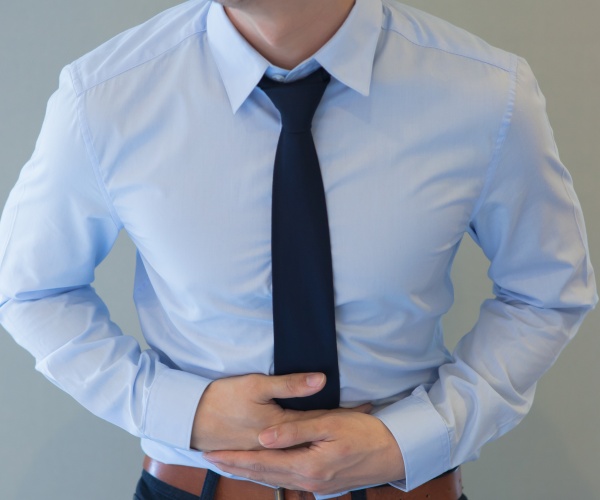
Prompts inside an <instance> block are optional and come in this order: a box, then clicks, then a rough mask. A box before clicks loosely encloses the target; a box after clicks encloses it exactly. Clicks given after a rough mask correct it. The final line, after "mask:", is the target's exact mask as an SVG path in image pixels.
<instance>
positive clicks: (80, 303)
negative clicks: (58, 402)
mask: <svg viewBox="0 0 600 500" xmlns="http://www.w3.org/2000/svg"><path fill="white" fill-rule="evenodd" d="M78 104H79V103H78V97H77V94H76V91H75V88H74V86H73V82H72V79H71V74H70V70H69V68H68V67H67V68H65V70H63V72H62V73H61V78H60V86H59V89H58V91H57V92H56V93H55V94H54V95H53V96H52V97H51V99H50V101H49V103H48V108H47V112H46V118H45V120H44V124H43V127H42V131H41V133H40V136H39V139H38V141H37V144H36V147H35V151H34V154H33V156H32V158H31V160H30V161H29V162H28V163H27V164H26V165H25V167H24V168H23V170H22V172H21V175H20V177H19V179H18V181H17V184H16V186H15V187H14V188H13V190H12V191H11V193H10V195H9V198H8V201H7V204H6V207H5V209H4V212H3V215H2V219H1V221H0V322H1V323H2V325H3V326H4V327H5V328H6V329H7V330H8V331H9V332H10V334H11V335H12V336H13V337H14V339H15V340H16V341H17V342H18V343H19V344H20V345H21V346H23V347H24V348H26V349H27V350H28V351H29V352H30V353H31V354H32V355H33V356H34V357H35V360H36V368H37V370H39V371H40V372H41V373H43V374H44V375H45V376H46V377H47V378H48V379H50V380H51V381H52V382H53V383H54V384H56V385H57V386H58V387H60V388H61V389H63V390H65V391H66V392H68V393H69V394H71V395H72V396H73V397H74V398H75V399H76V400H77V401H79V402H80V403H81V404H82V405H83V406H85V407H86V408H88V409H89V410H90V411H92V412H93V413H94V414H96V415H98V416H100V417H102V418H104V419H106V420H108V421H110V422H112V423H114V424H116V425H118V426H120V427H122V428H123V429H126V430H127V431H129V432H130V433H132V434H134V435H136V436H140V437H145V438H148V439H152V440H156V441H160V442H162V443H165V444H167V445H169V446H172V447H177V448H183V449H189V446H190V437H191V429H192V423H193V419H194V415H195V411H196V407H197V404H198V401H199V399H200V397H201V395H202V393H203V391H204V389H205V388H206V386H207V385H208V383H209V381H208V380H205V379H203V378H201V377H198V376H195V375H192V374H189V373H184V372H182V371H179V370H175V369H172V368H170V367H167V366H166V365H164V364H162V363H161V362H160V360H159V357H158V355H157V353H155V352H153V351H152V350H145V351H142V350H141V348H140V345H139V344H138V342H137V341H136V340H135V339H134V338H133V337H131V336H127V335H124V334H123V333H122V332H121V330H120V329H119V328H118V327H117V325H115V324H114V323H113V322H111V320H110V317H109V313H108V310H107V308H106V306H105V305H104V303H103V302H102V301H101V299H100V298H99V296H98V295H97V294H96V293H95V291H94V289H93V288H92V287H91V283H92V282H93V280H94V269H95V267H96V266H97V265H98V264H99V263H100V262H101V261H102V260H103V259H104V258H105V257H106V255H107V254H108V252H109V251H110V249H111V248H112V246H113V244H114V242H115V240H116V238H117V235H118V233H119V231H120V229H121V224H120V222H119V220H118V218H117V217H116V214H115V213H114V210H113V209H112V205H111V203H110V199H109V198H108V196H107V193H106V192H105V191H104V189H103V186H102V184H101V182H100V181H99V179H98V177H97V175H96V169H95V164H94V157H93V154H91V149H90V148H88V147H87V144H86V136H85V132H84V131H83V130H82V127H81V125H80V120H79V118H78Z"/></svg>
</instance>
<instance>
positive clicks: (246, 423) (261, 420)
mask: <svg viewBox="0 0 600 500" xmlns="http://www.w3.org/2000/svg"><path fill="white" fill-rule="evenodd" d="M324 385H325V375H323V374H322V373H304V374H293V375H281V376H266V375H258V374H252V375H243V376H239V377H230V378H224V379H220V380H216V381H214V382H213V383H211V384H210V385H209V386H208V388H207V389H206V391H204V394H203V395H202V398H201V399H200V403H199V404H198V409H197V410H196V416H195V418H194V425H193V429H192V440H191V446H192V448H195V449H197V450H202V451H212V450H258V449H262V446H261V444H260V443H259V441H258V435H259V434H260V433H261V432H262V431H264V430H265V429H266V428H268V427H271V426H273V425H277V424H281V423H284V422H291V421H295V420H300V419H308V418H314V417H316V416H318V415H323V414H325V413H327V411H326V410H315V411H306V412H304V411H293V410H284V409H283V408H281V407H280V406H279V405H278V404H277V403H275V402H274V401H273V398H292V397H304V396H310V395H312V394H315V393H316V392H319V391H320V390H321V389H322V388H323V387H324ZM368 410H369V408H368V406H363V407H361V408H359V409H355V411H368ZM333 411H334V412H338V411H349V410H333Z"/></svg>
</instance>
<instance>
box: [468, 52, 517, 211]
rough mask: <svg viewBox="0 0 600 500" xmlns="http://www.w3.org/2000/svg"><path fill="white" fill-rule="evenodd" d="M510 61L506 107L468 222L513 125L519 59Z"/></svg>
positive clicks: (484, 194)
mask: <svg viewBox="0 0 600 500" xmlns="http://www.w3.org/2000/svg"><path fill="white" fill-rule="evenodd" d="M511 59H512V60H513V61H515V64H514V67H515V68H514V70H513V71H510V74H511V80H510V86H509V89H508V96H507V101H506V106H505V110H504V115H503V117H502V121H501V123H500V127H499V130H498V134H497V136H496V144H495V146H494V150H493V152H492V156H491V158H490V161H489V163H488V166H487V168H486V173H485V178H484V182H483V186H482V188H481V193H480V194H479V197H478V199H477V202H476V203H475V205H473V210H472V212H471V216H470V218H469V222H470V221H472V220H473V219H474V218H475V216H476V215H477V213H478V212H479V210H480V209H481V206H482V205H483V201H484V198H485V196H486V195H487V193H488V191H489V189H490V186H491V184H492V179H493V177H494V174H495V173H496V169H497V167H498V163H499V161H500V153H501V151H502V149H503V147H504V144H505V142H506V137H507V136H508V131H509V130H510V128H511V125H512V123H513V120H512V118H513V114H514V110H515V103H516V98H517V84H518V68H519V58H518V57H517V56H514V55H513V56H512V58H511Z"/></svg>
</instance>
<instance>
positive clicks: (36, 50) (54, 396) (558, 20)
mask: <svg viewBox="0 0 600 500" xmlns="http://www.w3.org/2000/svg"><path fill="white" fill-rule="evenodd" d="M2 3H3V4H2V6H0V204H3V203H4V200H5V199H6V197H7V196H8V192H9V189H10V188H11V186H12V185H13V184H14V182H15V181H16V178H17V175H18V171H19V169H20V167H21V166H22V164H23V163H24V162H25V161H26V160H27V159H28V157H29V155H30V154H31V152H32V149H33V146H34V142H35V139H36V137H37V134H38V131H39V127H40V125H41V121H42V118H43V114H44V107H45V103H46V100H47V99H48V97H49V95H50V94H51V93H52V92H53V91H54V89H55V87H56V84H57V77H58V73H59V70H60V68H61V67H62V66H63V65H64V64H66V63H68V62H70V61H71V60H73V59H74V58H76V57H78V56H79V55H81V54H83V53H85V52H86V51H88V50H90V49H92V48H93V47H95V46H96V45H98V44H99V43H101V42H102V41H104V40H106V39H107V38H109V37H111V36H112V35H115V34H117V33H118V32H120V31H122V30H124V29H126V28H128V27H130V26H133V25H134V24H137V23H139V22H141V21H143V20H145V19H147V18H149V17H150V16H152V15H153V14H154V13H157V12H159V11H160V10H163V9H164V8H167V7H170V6H172V5H175V4H176V3H178V2H177V1H176V0H152V1H150V0H103V1H102V2H87V1H83V0H52V1H48V0H29V1H27V2H8V0H2ZM407 3H410V4H413V5H415V6H417V7H419V8H422V9H423V10H428V11H429V12H431V13H433V14H436V15H439V16H440V17H443V18H446V19H448V20H450V21H451V22H453V23H455V24H457V25H459V26H462V27H464V28H466V29H468V30H469V31H472V32H474V33H475V34H477V35H479V36H481V37H483V38H485V39H487V40H488V41H489V42H491V43H492V44H494V45H497V46H500V47H502V48H505V49H507V50H510V51H512V52H516V53H518V54H520V55H523V56H525V57H526V58H527V59H528V61H529V62H530V64H531V66H532V67H533V69H534V72H535V73H536V76H537V77H538V80H539V81H540V84H541V87H542V90H543V91H544V93H545V95H546V97H547V99H548V111H549V115H550V119H551V122H552V124H553V127H554V131H555V136H556V139H557V142H558V146H559V149H560V151H561V156H562V158H563V161H564V162H565V163H566V164H567V166H568V167H569V168H570V170H571V172H572V174H573V177H574V180H575V187H576V189H577V191H578V193H579V196H580V199H581V202H582V205H583V207H584V211H585V214H586V221H587V225H588V233H589V238H590V247H591V251H592V261H593V262H594V263H595V266H596V268H597V269H598V270H599V271H600V234H599V231H598V228H599V227H598V218H599V217H600V197H599V196H598V189H599V188H600V174H599V170H598V158H600V150H599V148H600V97H599V92H598V89H600V42H599V41H598V38H597V21H598V19H600V2H599V1H598V0H569V1H568V2H567V1H565V0H503V1H501V2H499V1H495V2H491V1H481V0H410V1H409V2H407ZM132 265H133V249H132V248H131V245H130V244H129V243H128V241H126V240H125V239H124V238H122V239H121V240H119V242H118V245H117V247H116V248H115V250H114V251H113V253H112V254H111V255H110V256H109V258H108V259H107V261H106V262H105V263H103V264H102V266H101V268H100V269H99V271H98V278H97V282H96V287H97V289H98V290H99V292H100V293H101V295H102V296H103V297H104V298H105V300H106V302H107V303H108V304H109V307H110V308H111V310H112V313H113V317H114V319H115V320H116V321H117V322H118V323H119V324H120V325H121V326H122V327H123V329H124V330H125V331H127V332H129V333H132V334H134V335H139V333H138V326H137V323H136V317H135V313H134V311H133V308H132V305H131V299H130V295H131V284H132V281H133V273H132ZM485 269H486V263H485V260H484V259H483V258H482V257H481V255H480V252H479V250H478V249H477V248H476V247H475V246H474V245H473V244H472V243H470V241H466V242H465V245H464V246H463V247H462V248H461V250H460V252H459V256H458V259H457V261H456V265H455V270H454V276H455V281H456V295H457V303H456V307H455V308H454V310H453V311H452V312H451V314H450V315H449V316H448V318H447V320H446V329H447V335H448V343H449V344H454V343H455V342H456V340H457V338H458V337H460V335H461V334H462V333H463V332H465V331H467V330H468V329H469V328H470V326H471V325H472V323H473V322H474V320H475V318H476V315H477V311H478V306H479V303H480V302H481V300H482V299H483V298H484V297H486V296H489V294H490V284H489V282H488V281H487V278H486V277H485ZM599 325H600V312H599V311H595V312H593V313H592V314H591V315H590V316H589V317H588V319H587V321H586V322H585V324H584V326H583V328H582V329H581V331H580V333H579V335H578V337H577V338H576V339H575V341H574V342H573V343H572V344H571V345H570V346H569V347H568V348H567V349H566V350H565V352H564V353H563V355H562V357H561V358H560V359H559V361H558V362H557V364H556V365H555V366H554V367H553V368H552V369H551V370H550V372H549V373H548V374H547V375H546V377H545V378H544V379H543V380H542V382H541V383H540V385H539V388H538V394H537V399H536V404H535V405H534V408H533V410H532V412H531V414H530V415H529V416H528V417H527V418H526V419H525V421H524V422H523V423H522V424H521V425H520V426H519V427H518V428H517V429H516V430H514V431H512V432H511V433H510V434H508V435H507V436H505V437H504V438H502V439H501V440H499V441H497V442H495V443H492V444H490V445H488V446H487V447H486V448H485V449H484V451H483V454H482V457H481V459H480V460H479V461H478V462H476V463H472V464H467V465H466V466H465V467H464V482H465V485H466V491H467V493H468V494H469V497H470V498H472V499H474V500H500V499H506V498H515V499H521V498H528V499H530V500H542V499H543V500H553V499H563V498H577V499H579V500H598V499H599V498H600V431H599V429H598V427H599V424H600V417H599V415H600V390H599V389H598V387H599V384H598V381H599V376H598V369H599V366H598V363H597V358H598V355H599V354H600V335H599V332H598V329H599V328H598V327H599ZM140 460H141V453H140V451H139V447H138V443H137V440H136V439H135V438H133V437H131V436H129V435H127V434H126V433H124V432H123V431H121V430H119V429H117V428H113V427H112V426H111V425H109V424H107V423H105V422H103V421H100V420H99V419H97V418H95V417H93V416H92V415H90V414H88V413H87V412H86V411H85V410H84V409H82V408H81V407H79V406H78V405H77V404H76V403H75V402H73V401H71V400H70V398H69V397H68V396H66V395H65V394H63V393H61V392H60V391H59V390H58V389H56V388H55V387H54V386H53V385H51V384H50V383H48V382H47V381H45V380H44V379H43V377H42V376H41V375H39V374H37V373H36V372H35V371H34V369H33V358H32V357H31V356H30V355H29V354H28V353H26V352H25V351H23V350H22V349H20V348H19V347H18V346H17V345H16V344H15V343H14V342H13V341H12V339H11V338H10V337H9V336H8V335H6V334H5V333H4V332H3V331H0V498H1V499H5V500H13V499H25V500H29V499H34V498H46V499H50V500H107V499H108V500H120V499H127V498H131V496H132V491H133V488H134V485H135V482H136V480H137V477H138V475H139V471H140Z"/></svg>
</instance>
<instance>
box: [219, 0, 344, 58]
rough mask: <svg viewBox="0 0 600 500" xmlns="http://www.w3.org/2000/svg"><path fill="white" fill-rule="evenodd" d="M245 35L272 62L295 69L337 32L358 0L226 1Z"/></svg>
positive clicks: (240, 30)
mask: <svg viewBox="0 0 600 500" xmlns="http://www.w3.org/2000/svg"><path fill="white" fill-rule="evenodd" d="M220 3H222V4H223V5H224V6H225V11H226V12H227V15H228V16H229V19H230V20H231V22H232V23H233V25H234V26H235V27H236V28H237V30H238V31H239V32H240V33H241V34H242V36H243V37H244V38H245V39H246V40H247V41H248V42H249V43H250V44H251V45H252V46H253V47H254V48H255V49H256V50H257V51H258V52H259V53H260V54H262V55H263V56H264V57H265V58H266V59H267V60H268V61H269V62H270V63H271V64H274V65H276V66H279V67H281V68H285V69H292V68H294V67H295V66H297V65H298V64H299V63H301V62H302V61H304V60H305V59H307V58H309V57H310V56H312V55H313V54H314V53H315V52H317V51H318V50H319V49H320V48H321V47H322V46H323V45H325V43H327V41H328V40H329V39H330V38H331V37H332V36H333V35H334V34H335V33H336V31H337V30H338V29H339V28H340V26H341V25H342V24H343V23H344V21H345V20H346V17H348V14H349V13H350V11H351V10H352V7H353V5H354V0H285V1H284V0H246V1H244V0H241V1H240V0H232V1H228V0H222V1H221V2H220Z"/></svg>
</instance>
